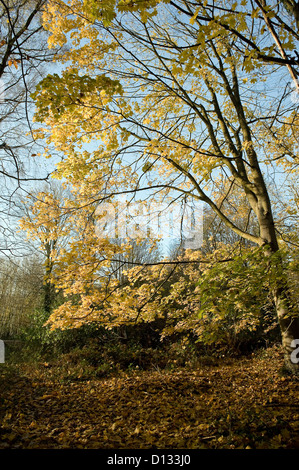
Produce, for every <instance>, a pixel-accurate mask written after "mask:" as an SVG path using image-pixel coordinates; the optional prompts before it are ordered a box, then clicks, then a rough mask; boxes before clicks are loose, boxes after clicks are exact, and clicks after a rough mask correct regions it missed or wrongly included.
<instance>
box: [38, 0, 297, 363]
mask: <svg viewBox="0 0 299 470" xmlns="http://www.w3.org/2000/svg"><path fill="white" fill-rule="evenodd" d="M279 7H280V5H272V3H271V4H266V3H265V2H261V3H260V4H259V3H258V2H252V3H250V2H247V1H246V0H244V1H242V2H240V4H238V3H237V2H226V3H225V5H222V4H221V5H218V4H217V5H215V4H214V3H213V4H209V3H208V2H196V4H195V3H194V2H189V1H186V0H185V1H179V0H178V1H163V2H159V1H154V0H153V1H150V2H142V1H141V2H134V3H129V2H125V1H120V2H112V1H111V2H105V3H104V4H102V3H101V4H100V3H98V2H93V1H91V2H80V1H79V0H72V1H70V2H61V1H56V2H49V3H48V8H47V11H46V13H45V15H44V22H45V26H46V28H47V29H49V31H50V32H51V33H52V35H51V39H50V45H51V46H53V45H56V44H60V45H62V44H65V43H67V42H68V41H70V43H71V44H72V47H71V48H70V50H69V52H68V53H66V54H65V56H64V62H65V67H64V70H63V71H62V72H61V74H53V75H48V77H47V78H45V79H44V80H43V81H42V82H41V83H40V84H39V86H38V87H37V91H36V93H35V95H34V98H35V99H36V102H37V113H36V117H35V119H36V120H37V121H40V122H43V124H44V127H42V128H41V129H40V131H39V133H38V136H39V137H46V138H47V139H48V141H49V143H51V144H54V145H55V147H56V149H57V150H59V151H60V152H62V153H63V154H64V159H63V160H62V162H61V163H60V164H59V165H58V168H57V174H58V176H60V177H61V178H67V179H68V180H69V181H70V183H71V184H72V185H74V187H76V188H77V194H78V199H77V208H78V209H80V210H79V213H78V214H77V215H76V217H77V220H81V224H82V223H83V222H82V221H83V220H87V219H88V217H87V216H88V215H89V216H90V214H91V212H94V211H95V207H96V205H97V204H101V202H104V201H107V200H113V197H115V196H116V195H117V194H120V193H126V194H136V195H137V194H141V192H142V191H145V190H147V191H150V192H151V195H152V196H153V197H155V199H156V200H157V201H160V202H161V201H163V200H164V199H163V198H166V197H167V198H170V199H171V201H172V203H175V202H177V201H179V200H180V199H186V198H187V199H191V200H199V201H202V202H203V203H205V204H206V205H208V206H209V207H210V208H211V210H213V212H214V213H215V215H216V216H217V217H219V219H220V220H221V221H222V222H223V223H224V224H225V225H226V226H227V227H228V228H229V229H231V230H233V231H234V232H235V233H236V234H237V235H238V236H239V237H242V238H244V239H245V240H247V241H248V242H250V243H251V244H253V245H256V246H257V247H259V249H261V250H262V253H263V256H262V257H259V264H260V265H261V263H262V265H263V270H264V271H266V270H270V271H271V272H272V280H273V279H275V282H272V284H271V291H272V296H273V299H274V303H275V307H276V312H277V317H278V321H279V325H280V330H281V334H282V343H283V348H284V351H285V358H286V363H287V365H288V367H289V368H291V369H292V370H294V371H297V369H298V365H297V364H292V363H291V362H290V354H291V352H292V349H293V347H294V343H293V340H294V339H296V338H298V337H299V336H298V335H299V319H298V311H297V308H296V305H295V304H294V302H292V301H291V300H290V292H289V289H288V286H287V282H286V278H285V275H284V262H283V255H282V252H281V249H280V245H279V239H278V236H277V232H276V221H275V218H274V215H273V210H272V201H271V197H270V193H269V188H268V186H267V183H266V175H267V169H268V168H271V167H273V166H277V165H279V166H280V168H281V170H282V171H285V170H288V169H290V168H293V165H294V161H295V160H296V158H297V147H296V145H297V142H296V141H294V140H293V139H292V133H293V132H294V130H295V129H296V119H297V118H296V116H297V115H296V109H297V104H296V103H294V102H292V101H291V100H290V93H289V90H288V84H289V81H290V71H292V73H293V72H294V70H295V67H296V66H297V54H296V44H295V41H296V40H297V39H298V36H297V32H296V28H295V18H294V17H292V16H291V17H288V19H286V18H285V16H284V13H283V12H282V11H281V9H279ZM273 24H274V26H275V31H274V33H275V34H274V35H273V31H272V30H271V27H272V26H273ZM269 25H270V26H269ZM271 25H272V26H271ZM274 36H278V37H279V41H280V44H281V47H282V49H283V51H284V52H285V53H286V54H289V55H290V54H293V56H294V57H293V56H292V57H291V58H289V57H286V58H284V57H283V56H282V52H281V50H280V48H277V42H276V40H274V39H275V38H274ZM286 51H287V52H286ZM290 67H291V70H290ZM282 83H283V84H285V85H283V86H281V84H282ZM90 143H92V144H93V146H91V145H90ZM94 145H95V147H94ZM219 181H221V184H222V185H223V186H224V187H226V188H229V187H230V186H234V185H235V186H237V187H238V188H239V191H240V194H242V198H244V201H246V207H247V209H249V211H250V215H251V216H254V222H253V224H247V225H246V224H244V223H243V221H244V213H243V212H242V213H241V214H240V217H239V218H238V217H237V214H236V213H235V214H234V216H233V217H232V216H231V215H232V214H231V213H230V212H229V211H227V210H226V206H225V205H224V204H222V203H221V201H220V199H219V198H218V197H215V190H216V188H217V184H218V182H219ZM109 198H110V199H109ZM159 198H160V199H159ZM244 204H245V203H244ZM244 207H245V206H244ZM240 210H241V211H242V210H243V209H242V205H240ZM240 221H242V223H239V222H240ZM252 227H255V228H254V231H252V230H251V229H252ZM81 233H82V231H81ZM84 234H85V242H84V243H83V242H82V240H83V239H82V238H81V239H78V240H77V241H76V242H74V246H73V249H70V250H69V252H68V253H67V254H66V256H65V257H64V271H63V274H62V278H63V282H62V284H61V285H62V286H63V287H64V289H65V291H66V292H73V293H74V294H75V293H77V294H78V293H79V296H80V300H79V301H78V297H77V298H76V302H75V303H72V302H71V301H68V303H66V304H65V305H64V306H63V307H62V308H61V309H60V310H59V311H58V312H57V313H56V314H54V316H53V317H52V320H53V323H54V325H55V324H56V325H58V326H63V325H65V326H69V325H76V324H80V322H84V321H89V320H90V319H93V320H94V319H95V318H97V316H98V318H99V319H101V318H103V316H101V315H103V305H104V304H103V301H104V298H103V297H101V296H100V295H99V291H98V290H97V291H96V290H95V289H93V288H92V286H94V285H95V279H98V277H97V276H96V273H97V270H98V269H99V256H98V253H99V252H101V253H102V262H104V263H108V262H109V259H110V260H111V254H114V253H115V252H114V251H113V249H112V247H111V246H110V245H109V243H107V242H105V241H104V240H102V241H101V242H100V243H99V241H96V238H95V237H94V235H93V234H92V227H91V226H90V227H89V229H88V230H86V227H85V232H84ZM81 236H82V235H81ZM75 246H76V249H75ZM95 246H96V247H95ZM79 248H80V249H79ZM78 266H80V269H78ZM273 273H275V276H274V275H273ZM114 287H115V286H114ZM122 296H123V298H121V297H120V298H119V301H120V303H118V305H119V306H121V305H122V302H123V301H124V300H125V293H124V292H122ZM99 305H100V306H101V307H97V306H99ZM130 306H131V308H134V298H133V297H132V296H131V297H130V301H129V302H127V303H126V311H124V310H123V309H122V308H119V310H118V312H116V310H117V309H114V311H113V312H112V313H111V316H110V317H109V321H111V318H116V317H117V314H118V317H119V318H120V317H121V316H122V315H123V317H122V320H119V321H125V318H126V315H127V311H128V308H130ZM244 308H245V309H246V306H244ZM100 321H102V320H100Z"/></svg>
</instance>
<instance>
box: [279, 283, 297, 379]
mask: <svg viewBox="0 0 299 470" xmlns="http://www.w3.org/2000/svg"><path fill="white" fill-rule="evenodd" d="M273 297H274V302H275V308H276V313H277V317H278V322H279V327H280V332H281V339H282V347H283V351H284V361H285V367H286V369H287V370H288V371H289V372H291V373H294V374H296V375H299V349H298V353H297V354H296V347H297V346H299V317H298V314H297V315H294V314H293V315H292V312H291V311H290V307H289V299H288V298H289V293H288V291H287V287H280V288H276V290H275V292H274V293H273Z"/></svg>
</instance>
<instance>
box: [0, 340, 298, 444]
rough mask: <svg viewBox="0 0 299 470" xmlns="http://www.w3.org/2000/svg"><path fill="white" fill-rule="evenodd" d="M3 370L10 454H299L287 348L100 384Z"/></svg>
mask: <svg viewBox="0 0 299 470" xmlns="http://www.w3.org/2000/svg"><path fill="white" fill-rule="evenodd" d="M0 366H2V367H1V368H0V380H1V384H0V392H1V395H0V449H4V448H10V449H78V448H81V449H244V448H251V449H269V448H270V449H298V448H299V387H298V385H299V380H298V379H295V378H292V377H290V376H289V375H287V374H283V373H282V372H281V366H282V356H281V351H280V349H279V348H278V347H274V348H272V349H269V350H267V351H263V352H259V353H256V354H253V355H252V356H250V357H249V356H247V357H241V358H234V359H232V358H230V359H225V358H223V359H219V360H218V361H216V362H215V363H212V364H207V363H205V362H204V361H203V362H202V363H201V362H200V360H199V362H198V365H197V366H196V367H194V368H193V369H192V368H178V369H175V370H172V371H170V370H159V369H158V370H157V369H155V368H153V369H152V370H147V371H134V372H133V371H131V372H128V373H121V374H118V375H116V376H111V377H108V378H107V377H106V378H98V379H91V380H86V379H84V380H83V379H82V378H81V377H80V374H78V377H77V379H76V378H75V377H74V376H73V375H72V379H71V380H65V375H64V376H63V377H62V376H61V375H60V373H59V364H51V363H40V364H35V365H32V364H31V365H29V364H18V365H15V366H13V365H11V364H10V365H9V366H8V365H6V364H0Z"/></svg>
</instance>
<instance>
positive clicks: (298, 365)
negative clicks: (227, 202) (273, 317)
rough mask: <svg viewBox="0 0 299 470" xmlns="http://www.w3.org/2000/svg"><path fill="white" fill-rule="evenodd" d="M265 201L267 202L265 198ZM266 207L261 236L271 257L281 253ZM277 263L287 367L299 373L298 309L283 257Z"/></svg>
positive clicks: (278, 306) (277, 292)
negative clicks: (292, 296) (295, 305)
mask: <svg viewBox="0 0 299 470" xmlns="http://www.w3.org/2000/svg"><path fill="white" fill-rule="evenodd" d="M263 203H265V199H264V201H263ZM267 203H268V201H267ZM267 205H268V208H269V207H270V204H269V203H268V204H267ZM264 208H265V204H263V208H262V209H261V210H260V213H259V216H258V219H259V226H260V237H261V239H262V240H263V241H264V244H265V245H266V246H268V247H269V250H268V251H266V254H267V255H268V256H269V258H270V257H271V256H272V255H273V254H275V253H279V245H278V241H277V237H276V232H275V225H274V220H273V216H272V212H271V209H270V210H268V211H265V210H264ZM270 262H271V261H270ZM277 263H278V264H276V265H275V269H276V271H275V272H276V273H277V281H276V282H275V285H274V286H273V290H272V295H273V300H274V304H275V309H276V314H277V319H278V324H279V327H280V333H281V340H282V347H283V351H284V361H285V367H286V368H287V370H289V371H290V372H291V373H294V374H298V375H299V349H298V354H297V357H298V362H297V358H296V351H295V349H296V346H297V345H298V346H299V316H298V311H297V309H296V311H294V307H293V302H292V299H291V293H290V290H289V286H288V284H289V283H288V279H287V273H286V272H285V268H284V266H283V260H282V258H280V257H278V259H277ZM296 340H297V341H296Z"/></svg>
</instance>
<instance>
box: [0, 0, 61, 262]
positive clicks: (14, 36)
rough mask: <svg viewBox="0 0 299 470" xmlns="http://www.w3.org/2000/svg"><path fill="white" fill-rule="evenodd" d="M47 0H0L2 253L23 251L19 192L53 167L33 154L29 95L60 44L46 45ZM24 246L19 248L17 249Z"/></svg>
mask: <svg viewBox="0 0 299 470" xmlns="http://www.w3.org/2000/svg"><path fill="white" fill-rule="evenodd" d="M45 3H46V2H45V1H44V0H25V1H23V0H2V1H1V2H0V26H1V28H0V52H1V59H0V120H1V130H0V160H1V165H0V185H1V191H0V207H1V215H0V233H1V245H0V249H1V252H2V254H4V253H5V254H6V255H7V256H9V255H10V254H12V253H13V254H17V253H18V254H20V253H21V252H22V249H24V246H23V244H22V240H21V239H18V238H17V237H16V220H17V217H18V214H17V212H18V208H17V206H15V204H16V203H17V200H18V199H17V198H16V196H17V195H18V194H20V193H21V191H22V190H23V189H26V190H28V188H29V185H31V186H32V185H33V184H34V181H41V180H44V179H46V178H47V177H48V174H49V173H50V170H49V167H50V165H48V168H46V166H44V167H43V163H42V161H41V160H39V161H37V160H36V159H35V158H34V157H36V156H37V154H38V153H40V152H43V149H44V145H43V143H42V142H41V141H40V142H36V140H35V138H34V136H33V132H32V114H33V109H34V104H33V101H32V98H31V97H30V94H31V93H32V91H33V90H34V87H35V85H36V83H37V82H38V81H39V80H40V79H41V78H42V77H43V76H45V71H46V68H47V65H49V64H52V61H53V58H54V57H55V56H56V54H57V52H58V49H59V48H54V49H52V50H49V49H48V48H47V38H48V33H47V32H46V31H45V29H44V28H43V26H42V23H41V18H42V11H43V8H44V6H45ZM17 248H19V250H17Z"/></svg>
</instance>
